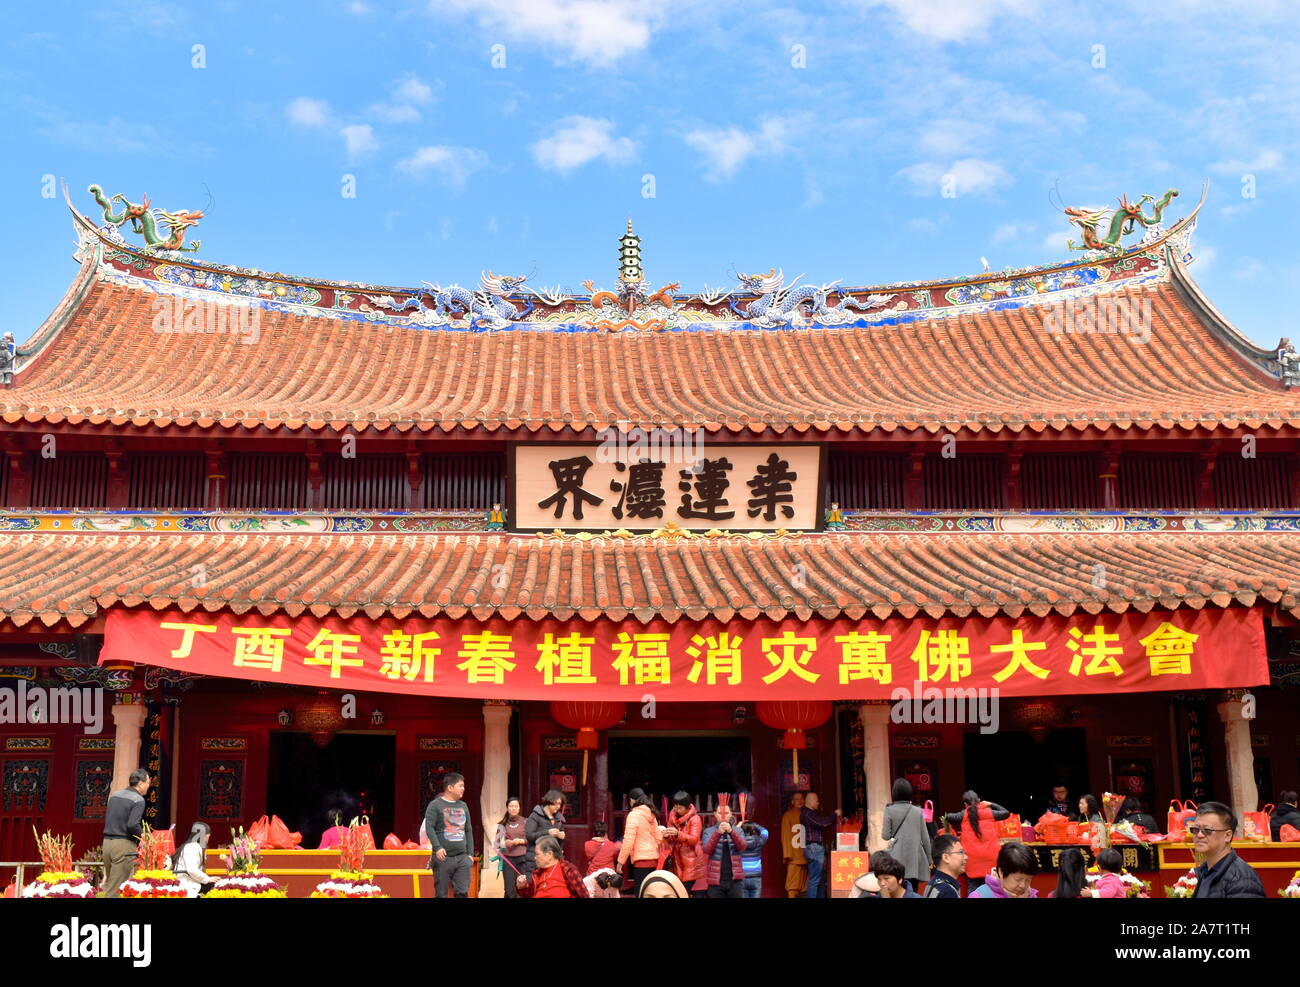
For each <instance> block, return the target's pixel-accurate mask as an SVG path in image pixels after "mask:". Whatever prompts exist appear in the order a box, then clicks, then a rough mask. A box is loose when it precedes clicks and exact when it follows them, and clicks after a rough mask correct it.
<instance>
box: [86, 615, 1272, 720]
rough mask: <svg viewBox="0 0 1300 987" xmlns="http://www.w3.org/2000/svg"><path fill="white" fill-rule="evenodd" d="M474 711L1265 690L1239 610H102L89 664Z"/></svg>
mask: <svg viewBox="0 0 1300 987" xmlns="http://www.w3.org/2000/svg"><path fill="white" fill-rule="evenodd" d="M119 661H131V662H139V663H142V664H146V665H160V666H162V667H164V668H174V669H180V670H182V671H186V672H197V673H199V674H202V675H216V676H224V677H227V678H240V679H255V680H260V681H264V682H282V683H284V684H286V685H309V686H316V687H324V688H331V689H348V690H359V691H373V692H402V693H412V694H419V695H431V696H465V697H473V698H479V699H489V698H500V699H593V700H615V701H619V700H621V701H636V700H639V699H640V698H641V697H642V696H644V695H646V694H647V693H652V694H653V695H654V696H655V698H656V699H661V700H669V701H690V700H696V701H705V700H709V701H718V700H723V701H731V700H741V699H743V700H754V699H787V698H790V699H890V698H897V697H896V696H895V695H894V693H895V692H896V691H897V690H908V692H909V695H910V694H911V693H912V691H914V690H915V689H916V686H915V683H918V682H919V683H920V684H921V688H924V689H929V688H940V689H944V688H957V689H977V688H983V689H997V690H998V691H999V694H1000V695H1005V696H1052V695H1070V694H1081V693H1103V692H1145V691H1162V690H1171V691H1172V690H1186V689H1227V688H1243V687H1247V686H1254V685H1263V684H1265V683H1267V682H1268V669H1267V659H1266V654H1265V648H1264V628H1263V620H1262V618H1261V617H1260V615H1259V614H1258V613H1257V612H1255V611H1252V610H1242V609H1229V610H1217V609H1213V610H1212V609H1209V608H1206V609H1204V610H1178V611H1175V612H1165V613H1162V612H1156V611H1153V612H1151V613H1146V614H1142V613H1136V612H1129V613H1126V614H1109V613H1108V614H1102V615H1099V616H1090V615H1088V614H1083V613H1080V614H1076V615H1075V616H1073V617H1060V616H1050V617H1045V618H1034V617H1025V618H1020V619H1016V620H1013V619H1011V618H1008V617H995V618H992V619H982V618H977V619H966V620H963V619H960V618H956V617H946V618H943V619H940V620H932V619H916V620H905V619H903V618H891V619H889V620H883V621H878V620H870V621H854V620H849V619H840V620H810V621H800V620H793V619H791V620H782V621H772V620H755V621H745V620H734V621H731V622H729V623H722V622H719V621H716V620H705V621H699V622H695V621H678V622H677V623H673V624H669V623H665V622H663V621H652V622H650V623H649V624H641V623H638V622H636V621H623V622H615V621H596V622H593V623H586V622H583V621H560V620H543V621H528V620H516V621H506V620H496V619H494V620H486V621H477V620H452V619H449V618H437V619H433V620H424V619H406V620H397V619H393V618H385V619H381V620H370V619H368V618H366V617H350V618H347V619H342V618H333V617H332V618H325V619H323V620H321V619H317V618H314V617H310V616H303V617H296V618H295V617H288V616H283V615H278V616H272V617H263V616H260V615H256V614H243V615H242V616H240V615H235V614H231V613H198V612H196V613H189V614H185V613H178V612H174V613H157V612H153V611H121V610H114V611H111V612H110V613H109V615H108V626H107V631H106V633H105V640H104V648H103V651H102V652H101V655H100V662H101V663H104V662H119Z"/></svg>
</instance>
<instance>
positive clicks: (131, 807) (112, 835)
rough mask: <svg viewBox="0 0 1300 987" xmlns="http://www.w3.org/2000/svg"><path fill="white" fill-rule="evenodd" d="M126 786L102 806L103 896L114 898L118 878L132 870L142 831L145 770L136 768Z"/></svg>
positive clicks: (125, 875)
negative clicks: (106, 804) (103, 807)
mask: <svg viewBox="0 0 1300 987" xmlns="http://www.w3.org/2000/svg"><path fill="white" fill-rule="evenodd" d="M126 784H127V787H126V788H123V789H121V790H119V791H116V792H114V793H113V794H112V795H110V796H109V797H108V806H107V807H106V808H105V809H104V849H103V858H104V870H105V874H104V897H105V898H116V897H117V892H118V889H119V888H121V886H122V882H123V881H125V880H126V879H127V878H128V877H130V876H131V874H132V872H133V871H134V870H135V858H136V853H137V845H138V843H139V841H140V834H141V832H142V831H143V827H142V825H141V824H142V822H143V821H144V796H145V793H146V792H148V791H149V772H148V771H146V770H145V769H144V768H136V769H135V770H134V771H132V772H131V776H130V777H129V778H128V779H127V783H126Z"/></svg>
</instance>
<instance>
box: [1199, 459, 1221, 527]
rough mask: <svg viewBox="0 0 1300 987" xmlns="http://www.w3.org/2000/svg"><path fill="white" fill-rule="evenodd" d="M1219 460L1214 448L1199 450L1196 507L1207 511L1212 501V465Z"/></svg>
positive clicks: (1211, 508) (1210, 508) (1212, 503)
mask: <svg viewBox="0 0 1300 987" xmlns="http://www.w3.org/2000/svg"><path fill="white" fill-rule="evenodd" d="M1218 461H1219V454H1218V451H1217V450H1215V449H1214V448H1212V447H1211V448H1204V449H1202V450H1201V455H1200V462H1199V468H1198V469H1197V471H1196V507H1197V509H1198V510H1202V511H1209V510H1213V509H1214V507H1215V506H1216V505H1215V503H1214V467H1215V465H1216V464H1217V463H1218Z"/></svg>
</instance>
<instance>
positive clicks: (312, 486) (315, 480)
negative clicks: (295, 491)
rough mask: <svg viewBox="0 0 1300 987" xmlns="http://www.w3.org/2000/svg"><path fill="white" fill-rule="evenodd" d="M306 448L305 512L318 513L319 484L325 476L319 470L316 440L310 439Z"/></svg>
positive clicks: (319, 505)
mask: <svg viewBox="0 0 1300 987" xmlns="http://www.w3.org/2000/svg"><path fill="white" fill-rule="evenodd" d="M307 445H308V448H307V510H309V511H318V510H320V509H321V503H320V501H321V492H320V488H321V484H322V483H323V482H324V480H325V474H324V473H322V472H321V468H320V450H319V449H318V448H317V446H316V440H315V439H312V440H311V441H310V442H309V443H308V444H307Z"/></svg>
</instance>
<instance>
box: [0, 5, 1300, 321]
mask: <svg viewBox="0 0 1300 987" xmlns="http://www.w3.org/2000/svg"><path fill="white" fill-rule="evenodd" d="M1293 20H1294V13H1293V10H1292V9H1290V8H1289V6H1288V4H1286V3H1283V2H1274V0H1252V2H1237V0H1162V2H1161V3H1159V4H1143V5H1133V4H1127V3H1125V4H1120V3H1115V4H1111V3H1071V2H1061V3H1049V2H1046V0H1041V2H1039V0H838V2H830V3H825V4H798V5H793V4H790V5H780V4H768V3H764V2H762V0H745V2H735V3H733V2H714V3H703V2H691V0H681V2H678V0H638V2H626V3H625V2H621V0H619V2H609V3H601V2H597V0H477V2H470V0H442V2H431V3H425V4H401V3H398V4H385V3H380V2H378V0H354V2H346V0H344V2H328V0H327V2H319V3H312V4H295V3H276V4H269V3H264V4H252V3H238V2H221V0H218V2H215V3H204V4H193V5H187V4H172V3H164V2H148V0H139V2H121V3H118V2H112V3H76V4H66V3H47V4H43V5H28V6H27V7H26V8H25V9H24V10H23V11H20V12H14V11H12V10H10V11H8V12H6V18H5V27H6V31H5V33H4V40H3V41H0V46H3V51H4V55H3V58H0V122H2V123H3V126H4V131H5V133H6V134H7V135H8V140H7V143H8V147H7V148H6V152H5V154H4V155H3V160H2V161H0V181H3V187H4V188H5V189H6V190H7V193H8V194H7V195H6V196H5V202H6V204H7V209H8V212H9V219H8V222H7V223H6V227H7V234H6V235H5V236H4V237H3V239H2V240H0V272H3V274H2V275H0V277H2V278H3V285H4V290H3V291H2V292H0V328H2V329H5V330H12V331H13V332H14V334H15V336H16V337H17V338H18V339H20V340H22V339H25V338H27V336H29V335H30V334H31V332H32V331H33V330H34V329H35V327H36V326H37V325H38V324H39V323H40V321H41V320H42V319H43V318H44V317H45V316H46V314H48V312H49V310H50V309H51V307H52V306H53V305H54V304H55V303H56V302H57V300H58V298H59V297H60V296H61V295H62V293H63V291H64V289H65V288H66V286H67V284H68V283H69V281H70V280H71V278H72V276H73V273H74V267H73V264H72V262H71V260H70V259H69V253H70V247H71V245H72V234H71V227H70V224H69V221H68V219H67V217H66V211H65V207H64V206H63V203H62V198H61V197H59V198H57V199H49V198H44V197H42V189H43V177H44V176H45V175H50V174H52V175H55V176H59V177H62V178H66V179H67V181H68V183H69V186H70V187H71V189H72V193H73V201H74V203H76V204H77V205H78V207H79V208H81V209H82V210H83V211H85V212H87V213H92V212H93V202H92V201H91V200H90V198H89V196H87V195H86V194H85V191H84V190H85V187H86V186H87V185H88V184H90V183H91V182H95V183H98V184H100V185H102V186H104V188H105V189H106V190H107V191H108V193H109V194H110V195H111V194H113V193H115V192H119V191H120V192H123V193H126V194H127V195H128V196H129V197H130V198H131V199H132V200H133V201H138V198H139V197H140V196H141V195H142V194H144V193H148V194H149V195H150V197H151V199H152V202H153V204H154V205H158V206H162V207H163V208H166V209H170V210H175V209H204V208H207V207H208V206H209V204H210V203H211V208H209V209H208V216H207V218H205V219H204V220H203V222H202V223H201V224H200V225H199V226H198V227H197V228H196V229H195V230H193V231H192V234H193V235H194V236H196V237H198V238H200V239H201V240H202V241H203V244H204V246H203V250H202V252H201V256H202V257H203V258H205V259H208V260H212V261H217V262H222V263H232V264H239V265H243V266H247V267H256V268H260V269H263V270H268V271H281V272H284V273H290V274H301V275H309V276H317V277H324V278H341V279H347V280H357V281H368V282H377V283H381V284H390V285H418V284H419V283H420V281H422V280H427V281H434V282H439V283H441V284H443V285H447V284H451V283H454V282H458V283H461V284H467V283H473V282H475V281H477V278H478V275H479V272H480V271H481V270H482V269H484V268H491V269H493V270H494V271H496V272H498V273H523V272H527V271H530V270H532V269H533V266H534V265H536V269H537V270H536V274H535V275H534V277H533V279H532V283H534V284H536V285H538V286H555V285H559V286H564V287H567V288H569V289H576V290H580V284H581V282H582V281H583V280H585V279H587V278H592V279H594V280H595V281H596V283H597V285H598V286H601V285H603V286H609V285H610V284H611V283H612V282H613V280H614V277H615V274H616V255H617V239H618V236H619V235H620V233H621V232H622V230H623V227H624V225H625V223H626V221H627V219H628V217H629V216H630V217H631V218H632V219H633V220H634V222H635V224H636V228H637V232H638V233H640V234H641V236H642V243H643V255H644V257H645V268H646V272H647V275H648V277H649V279H650V280H652V281H654V282H655V285H656V287H657V286H658V285H660V284H663V283H665V282H669V281H678V282H680V283H681V285H682V287H683V289H685V290H693V289H699V288H702V287H703V286H704V285H706V284H707V285H710V286H718V285H723V284H730V283H731V280H730V278H729V276H728V271H729V269H730V268H731V267H732V265H734V266H735V267H736V268H737V269H739V270H755V269H761V270H766V269H767V268H769V267H772V266H777V267H781V268H783V269H784V270H785V272H786V274H787V276H790V277H792V276H793V275H795V274H799V273H803V274H805V275H806V276H807V280H809V281H814V282H829V281H834V280H837V279H840V280H842V282H843V283H844V284H848V285H867V284H880V283H887V282H892V281H900V280H918V279H927V278H937V277H946V276H956V275H962V274H968V273H975V272H978V271H979V270H980V258H981V257H987V258H988V259H989V261H990V263H991V264H992V266H993V267H994V268H1002V267H1009V266H1024V265H1028V264H1038V263H1046V262H1049V261H1053V260H1058V259H1062V258H1064V257H1065V256H1066V254H1067V251H1066V250H1065V247H1064V240H1065V238H1066V237H1067V236H1068V235H1069V234H1070V228H1069V227H1068V226H1067V224H1066V223H1065V222H1064V219H1063V217H1062V216H1061V215H1060V213H1059V211H1058V210H1057V208H1056V207H1055V206H1054V204H1053V201H1052V193H1053V190H1054V189H1056V190H1059V195H1060V198H1061V200H1063V201H1064V203H1065V204H1066V205H1103V204H1107V203H1113V202H1114V199H1115V197H1116V196H1118V195H1119V194H1121V193H1128V194H1129V195H1130V196H1131V197H1135V196H1137V195H1138V194H1140V193H1143V192H1152V193H1155V194H1157V195H1158V194H1160V193H1161V192H1163V191H1164V190H1165V189H1166V188H1169V187H1175V188H1179V189H1181V190H1182V192H1183V195H1182V198H1180V199H1178V200H1177V201H1176V202H1175V204H1174V206H1173V207H1172V208H1171V214H1172V215H1173V216H1180V215H1182V214H1183V212H1184V211H1185V210H1187V209H1190V208H1191V207H1192V205H1193V204H1194V203H1195V200H1196V198H1197V195H1198V194H1199V190H1200V186H1201V183H1202V181H1203V180H1204V179H1206V178H1208V179H1210V181H1211V183H1212V186H1211V192H1210V199H1209V201H1208V203H1207V205H1206V207H1205V210H1204V212H1203V214H1202V220H1201V225H1200V229H1199V231H1198V235H1197V240H1196V245H1197V248H1198V252H1199V254H1200V258H1199V259H1198V260H1197V262H1196V263H1195V264H1194V265H1193V268H1192V270H1193V274H1194V276H1195V277H1196V278H1197V280H1198V281H1199V282H1200V283H1201V284H1202V285H1203V286H1204V287H1205V289H1206V290H1207V292H1208V294H1209V296H1210V297H1211V299H1213V300H1214V302H1215V303H1216V304H1217V305H1218V307H1219V308H1220V310H1221V311H1223V312H1224V314H1225V315H1227V317H1228V318H1229V319H1231V320H1233V321H1234V322H1235V323H1236V324H1237V325H1238V326H1239V327H1240V328H1241V329H1242V330H1243V331H1245V332H1246V333H1247V334H1248V335H1250V336H1251V337H1252V338H1254V339H1255V340H1256V341H1258V342H1261V343H1262V344H1264V345H1270V346H1271V345H1272V344H1274V343H1275V342H1276V341H1277V339H1278V337H1279V336H1281V335H1295V330H1296V328H1297V327H1296V326H1295V324H1294V323H1295V316H1294V314H1293V308H1292V306H1291V305H1290V304H1287V303H1286V301H1285V299H1286V296H1287V293H1288V292H1289V290H1291V288H1292V286H1293V285H1295V283H1296V281H1297V276H1298V275H1300V251H1298V250H1297V247H1296V238H1295V236H1294V234H1293V233H1292V230H1293V229H1294V226H1295V223H1294V216H1295V214H1296V210H1297V206H1300V189H1298V188H1297V181H1296V173H1295V169H1294V164H1293V163H1294V162H1295V161H1296V160H1297V159H1298V158H1300V146H1298V142H1297V137H1298V135H1300V90H1298V89H1297V87H1296V86H1295V85H1294V81H1293V79H1294V72H1295V69H1296V66H1297V65H1300V33H1298V32H1296V31H1295V29H1294V23H1293ZM196 45H197V46H202V47H201V48H200V49H196V48H195V46H196ZM196 63H201V64H196ZM945 175H953V176H955V179H956V193H957V194H956V196H955V197H949V198H946V197H944V196H943V195H942V194H941V191H942V189H941V180H942V178H943V176H945ZM346 176H355V189H356V194H355V197H352V198H349V197H345V196H344V195H343V194H341V191H342V190H343V188H344V184H345V182H346V181H347V178H346ZM648 176H651V177H648ZM651 186H652V191H653V193H654V194H653V196H652V197H648V196H647V195H646V194H645V193H646V192H647V191H649V190H651ZM1243 191H1246V192H1249V193H1251V194H1249V195H1243ZM209 195H210V196H211V198H209Z"/></svg>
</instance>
